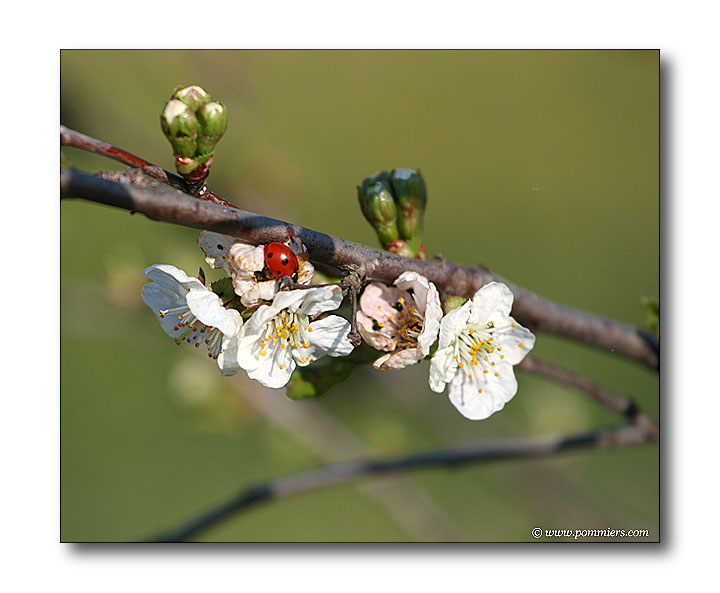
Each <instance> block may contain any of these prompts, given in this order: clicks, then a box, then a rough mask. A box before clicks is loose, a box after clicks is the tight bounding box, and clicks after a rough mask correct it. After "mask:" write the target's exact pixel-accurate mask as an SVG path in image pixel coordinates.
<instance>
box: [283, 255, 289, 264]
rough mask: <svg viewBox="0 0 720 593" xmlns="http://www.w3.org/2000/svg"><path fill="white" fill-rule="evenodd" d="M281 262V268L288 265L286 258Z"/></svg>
mask: <svg viewBox="0 0 720 593" xmlns="http://www.w3.org/2000/svg"><path fill="white" fill-rule="evenodd" d="M282 261H283V266H287V265H288V261H289V260H288V258H287V257H283V260H282Z"/></svg>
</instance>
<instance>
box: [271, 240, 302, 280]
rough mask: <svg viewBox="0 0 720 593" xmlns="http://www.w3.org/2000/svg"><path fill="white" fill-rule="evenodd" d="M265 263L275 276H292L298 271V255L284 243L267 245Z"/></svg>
mask: <svg viewBox="0 0 720 593" xmlns="http://www.w3.org/2000/svg"><path fill="white" fill-rule="evenodd" d="M265 265H266V266H267V267H268V269H269V270H270V272H272V275H273V276H275V278H281V277H282V276H291V277H292V276H294V275H295V273H296V272H297V271H298V260H297V257H295V254H294V253H293V252H292V250H291V249H290V248H289V247H288V246H287V245H285V244H284V243H268V244H267V245H265Z"/></svg>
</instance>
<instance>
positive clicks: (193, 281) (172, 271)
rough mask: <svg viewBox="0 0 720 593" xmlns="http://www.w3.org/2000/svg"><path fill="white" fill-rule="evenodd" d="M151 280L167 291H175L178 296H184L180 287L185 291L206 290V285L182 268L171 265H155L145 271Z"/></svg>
mask: <svg viewBox="0 0 720 593" xmlns="http://www.w3.org/2000/svg"><path fill="white" fill-rule="evenodd" d="M143 274H145V275H146V276H147V277H148V278H150V280H152V281H153V282H157V283H158V285H160V286H162V287H163V288H166V289H167V290H171V291H174V292H175V293H176V294H182V292H181V291H180V287H179V286H178V285H180V286H181V287H182V288H184V289H185V290H190V289H192V288H205V285H204V284H203V283H202V282H200V280H198V279H197V278H191V277H190V276H188V275H187V274H186V273H185V272H183V271H182V270H181V269H180V268H176V267H175V266H171V265H169V264H155V265H152V266H150V267H148V268H145V269H144V270H143Z"/></svg>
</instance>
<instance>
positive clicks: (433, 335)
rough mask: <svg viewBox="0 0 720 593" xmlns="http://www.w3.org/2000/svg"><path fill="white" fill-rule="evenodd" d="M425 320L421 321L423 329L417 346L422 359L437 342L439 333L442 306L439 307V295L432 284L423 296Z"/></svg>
mask: <svg viewBox="0 0 720 593" xmlns="http://www.w3.org/2000/svg"><path fill="white" fill-rule="evenodd" d="M423 308H424V310H425V320H424V321H423V329H422V331H421V332H420V335H419V336H418V345H419V346H420V351H421V352H422V355H423V357H425V356H427V355H428V354H429V353H430V348H431V347H432V345H433V344H434V343H435V340H437V337H438V333H439V331H440V320H441V319H442V306H441V305H440V295H439V294H438V291H437V288H435V285H434V284H433V283H430V286H429V287H428V290H427V291H426V296H425V304H424V307H423Z"/></svg>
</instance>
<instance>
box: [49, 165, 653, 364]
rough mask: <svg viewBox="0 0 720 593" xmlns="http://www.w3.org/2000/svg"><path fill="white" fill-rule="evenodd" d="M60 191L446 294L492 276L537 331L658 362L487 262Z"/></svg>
mask: <svg viewBox="0 0 720 593" xmlns="http://www.w3.org/2000/svg"><path fill="white" fill-rule="evenodd" d="M60 188H61V195H62V196H63V197H69V198H83V199H87V200H91V201H95V202H100V203H103V204H109V205H111V206H116V207H118V208H124V209H126V210H130V211H132V212H141V213H143V214H145V215H146V216H148V217H149V218H152V219H154V220H162V221H166V222H172V223H175V224H181V225H185V226H189V227H193V228H197V229H206V230H210V231H215V232H218V233H224V234H227V235H232V236H234V237H239V238H241V239H243V240H246V241H249V242H252V243H269V242H271V241H283V240H285V239H287V237H288V235H291V234H294V235H295V236H298V237H299V238H300V239H301V240H302V242H303V243H304V244H305V246H306V247H307V248H308V250H309V252H310V254H311V256H312V258H313V260H316V261H319V262H321V263H323V264H327V265H330V266H333V267H334V268H336V269H338V270H339V269H341V268H345V269H346V268H347V267H348V266H352V267H354V268H355V269H356V270H357V271H358V272H359V273H360V274H362V275H364V277H366V278H368V279H370V280H378V281H381V282H386V283H392V282H393V281H394V280H395V279H396V278H397V277H398V276H399V275H400V274H401V273H402V272H404V271H407V270H413V271H416V272H418V273H420V274H422V275H424V276H425V277H426V278H428V280H430V281H431V282H434V283H435V285H436V286H437V287H438V288H439V289H440V290H441V291H443V292H444V293H446V294H457V295H461V296H465V297H471V296H472V295H473V294H474V293H475V291H476V290H477V289H478V288H480V287H481V286H483V285H484V284H487V283H488V282H492V281H499V282H504V283H505V284H507V285H508V287H509V288H510V290H512V292H513V293H514V295H515V302H514V306H513V315H514V316H515V317H516V318H517V319H518V321H520V322H521V323H523V324H525V325H527V326H528V327H530V329H532V330H533V331H535V332H547V333H551V334H555V335H559V336H563V337H566V338H571V339H574V340H578V341H580V342H584V343H586V344H590V345H592V346H596V347H598V348H602V349H604V350H607V351H610V352H614V353H617V354H621V355H624V356H627V357H629V358H632V359H635V360H638V361H640V362H643V363H645V364H646V365H648V366H650V367H652V368H657V367H658V362H659V358H658V343H657V340H656V339H655V337H654V336H653V335H652V334H650V333H649V332H644V331H641V330H639V329H637V328H635V327H633V326H631V325H628V324H625V323H621V322H618V321H614V320H611V319H607V318H605V317H601V316H599V315H594V314H592V313H587V312H585V311H580V310H578V309H573V308H571V307H567V306H565V305H561V304H558V303H554V302H552V301H549V300H547V299H544V298H542V297H540V296H538V295H536V294H534V293H532V292H531V291H529V290H527V289H525V288H522V287H520V286H518V285H516V284H514V283H512V282H510V281H508V280H505V279H504V278H501V277H500V276H498V275H496V274H493V273H492V272H491V271H490V270H489V269H487V268H485V267H477V268H472V267H467V266H460V265H458V264H455V263H452V262H450V261H448V260H445V259H430V260H426V261H421V260H418V259H411V258H407V257H403V256H400V255H397V254H394V253H389V252H387V251H381V250H379V249H374V248H372V247H368V246H367V245H361V244H359V243H353V242H352V241H347V240H345V239H341V238H339V237H333V236H331V235H326V234H325V233H320V232H317V231H313V230H311V229H307V228H304V227H301V226H297V225H294V224H290V223H287V222H283V221H281V220H275V219H273V218H268V217H266V216H261V215H259V214H254V213H252V212H246V211H245V210H240V209H238V208H228V207H224V206H222V205H219V204H213V203H210V202H206V201H202V200H198V199H195V198H192V197H190V196H187V195H184V194H181V193H179V192H177V191H173V190H171V189H168V188H163V187H158V188H141V187H134V186H130V185H123V184H120V183H115V182H112V181H108V180H105V179H98V178H95V177H93V176H90V175H86V174H83V173H80V172H79V171H74V170H70V169H64V170H63V171H62V172H61V176H60Z"/></svg>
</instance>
